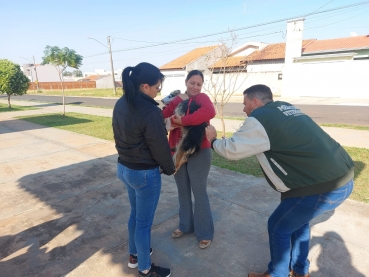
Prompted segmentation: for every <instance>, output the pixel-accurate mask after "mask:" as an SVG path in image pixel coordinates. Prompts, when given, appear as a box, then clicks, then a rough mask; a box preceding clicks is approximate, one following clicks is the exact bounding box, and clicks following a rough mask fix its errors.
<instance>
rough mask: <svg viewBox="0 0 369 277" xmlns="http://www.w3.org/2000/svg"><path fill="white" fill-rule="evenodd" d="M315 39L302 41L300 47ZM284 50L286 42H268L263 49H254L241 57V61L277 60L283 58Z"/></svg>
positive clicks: (303, 47)
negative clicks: (244, 56)
mask: <svg viewBox="0 0 369 277" xmlns="http://www.w3.org/2000/svg"><path fill="white" fill-rule="evenodd" d="M315 41H316V40H315V39H308V40H303V41H302V49H303V51H304V49H305V47H307V46H308V45H310V44H311V43H314V42H315ZM285 52H286V43H285V42H282V43H273V44H269V45H268V46H267V47H265V48H264V49H263V50H261V51H259V50H257V51H254V52H252V53H251V54H250V55H248V56H247V57H246V58H244V59H243V61H263V60H279V59H284V57H285Z"/></svg>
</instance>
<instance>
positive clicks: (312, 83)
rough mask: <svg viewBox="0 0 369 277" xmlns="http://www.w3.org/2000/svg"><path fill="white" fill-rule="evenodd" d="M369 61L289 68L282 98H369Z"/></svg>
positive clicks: (331, 62)
mask: <svg viewBox="0 0 369 277" xmlns="http://www.w3.org/2000/svg"><path fill="white" fill-rule="evenodd" d="M368 69H369V60H349V61H347V60H346V61H344V60H342V61H325V62H303V63H294V64H292V65H290V66H286V67H285V69H284V71H283V88H282V96H310V97H340V98H369V70H368Z"/></svg>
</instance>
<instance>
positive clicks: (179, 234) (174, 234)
mask: <svg viewBox="0 0 369 277" xmlns="http://www.w3.org/2000/svg"><path fill="white" fill-rule="evenodd" d="M182 235H183V232H182V231H181V230H179V229H177V230H175V231H173V232H172V238H180V237H182Z"/></svg>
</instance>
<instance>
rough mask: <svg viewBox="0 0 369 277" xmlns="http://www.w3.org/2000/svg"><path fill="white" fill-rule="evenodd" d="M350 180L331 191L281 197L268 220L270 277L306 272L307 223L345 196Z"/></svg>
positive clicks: (349, 189)
mask: <svg viewBox="0 0 369 277" xmlns="http://www.w3.org/2000/svg"><path fill="white" fill-rule="evenodd" d="M353 186H354V181H353V180H351V181H349V182H348V183H347V184H346V185H344V186H343V187H340V188H338V189H335V190H333V191H331V192H327V193H323V194H317V195H312V196H305V197H294V198H287V199H284V200H283V201H282V202H281V203H280V204H279V206H278V207H277V208H276V209H275V211H274V212H273V214H272V215H271V216H270V217H269V220H268V233H269V248H270V256H271V261H270V263H269V265H268V271H269V274H270V275H271V276H272V277H286V276H288V274H289V271H290V269H292V270H293V271H294V272H296V273H297V274H300V275H305V274H308V271H309V261H308V259H307V258H308V254H309V241H310V225H309V222H310V221H311V220H312V219H313V218H315V217H316V216H318V215H320V214H322V213H324V212H327V211H331V210H334V209H335V208H337V207H338V206H339V205H340V204H342V202H343V201H344V200H345V199H347V198H348V197H349V196H350V194H351V192H352V189H353Z"/></svg>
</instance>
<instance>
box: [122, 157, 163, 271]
mask: <svg viewBox="0 0 369 277" xmlns="http://www.w3.org/2000/svg"><path fill="white" fill-rule="evenodd" d="M117 176H118V178H119V179H120V180H121V181H122V182H123V183H124V184H125V185H126V187H127V191H128V198H129V202H130V204H131V214H130V216H129V220H128V239H129V253H130V254H135V255H136V254H137V258H138V270H139V271H144V270H147V269H150V267H151V258H150V245H151V226H152V223H153V220H154V215H155V210H156V207H157V206H158V201H159V197H160V190H161V175H160V170H159V167H157V168H154V169H148V170H134V169H129V168H128V167H125V166H124V165H122V164H120V163H118V164H117Z"/></svg>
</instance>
